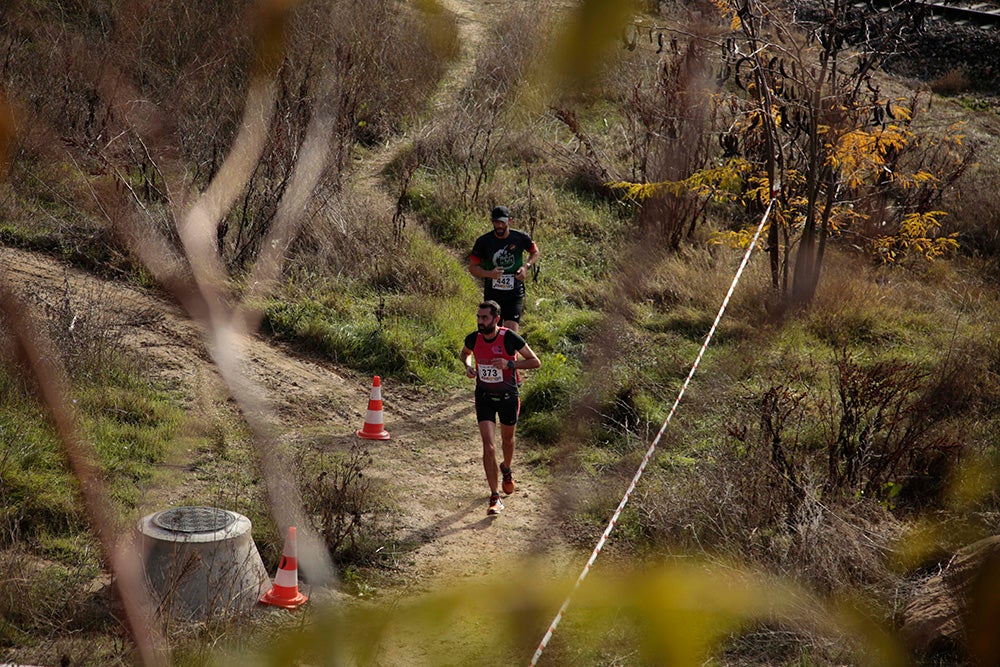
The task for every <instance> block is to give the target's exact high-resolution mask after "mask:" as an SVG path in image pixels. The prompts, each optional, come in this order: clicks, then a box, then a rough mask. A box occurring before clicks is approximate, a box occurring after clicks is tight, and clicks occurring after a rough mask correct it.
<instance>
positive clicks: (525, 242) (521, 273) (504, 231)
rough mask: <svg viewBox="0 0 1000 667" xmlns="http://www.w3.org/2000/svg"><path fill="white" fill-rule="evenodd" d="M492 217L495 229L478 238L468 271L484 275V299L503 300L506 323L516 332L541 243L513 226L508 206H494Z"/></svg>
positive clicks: (502, 305) (502, 311) (504, 321)
mask: <svg viewBox="0 0 1000 667" xmlns="http://www.w3.org/2000/svg"><path fill="white" fill-rule="evenodd" d="M490 218H491V219H492V221H493V231H491V232H487V233H486V234H483V235H482V236H480V237H479V238H478V239H476V243H475V245H473V246H472V253H471V254H470V255H469V273H471V274H472V275H473V276H475V277H476V278H482V279H483V300H484V301H496V302H497V303H498V304H500V310H501V319H502V321H503V326H505V327H506V328H508V329H510V330H511V331H515V332H516V331H517V330H518V327H519V325H520V322H521V313H522V312H523V310H524V279H525V278H526V277H527V275H528V269H530V268H531V267H532V266H534V265H535V263H536V262H537V261H538V246H537V245H535V242H534V241H532V240H531V237H530V236H529V235H528V234H526V233H524V232H522V231H519V230H517V229H511V228H510V211H508V210H507V207H506V206H497V207H496V208H494V209H493V211H492V213H491V215H490ZM524 253H528V258H527V260H525V259H524Z"/></svg>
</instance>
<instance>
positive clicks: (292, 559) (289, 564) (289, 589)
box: [260, 526, 309, 609]
mask: <svg viewBox="0 0 1000 667" xmlns="http://www.w3.org/2000/svg"><path fill="white" fill-rule="evenodd" d="M308 599H309V597H308V596H307V595H305V594H304V593H299V560H298V558H297V557H296V556H295V526H292V527H290V528H289V529H288V536H287V537H286V538H285V549H284V551H282V553H281V562H280V563H278V573H277V574H276V575H274V585H273V586H271V590H269V591H268V592H267V593H264V594H263V595H262V596H260V601H261V602H263V603H264V604H270V605H274V606H275V607H284V608H285V609H295V608H296V607H298V606H299V605H300V604H302V603H303V602H305V601H306V600H308Z"/></svg>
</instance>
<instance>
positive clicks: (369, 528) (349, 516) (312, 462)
mask: <svg viewBox="0 0 1000 667" xmlns="http://www.w3.org/2000/svg"><path fill="white" fill-rule="evenodd" d="M297 459H298V460H297V464H298V468H299V469H300V470H301V471H302V477H301V481H300V484H301V487H302V502H303V505H304V508H305V511H306V514H307V516H308V518H309V521H310V522H311V524H312V527H313V528H314V529H315V530H316V532H317V533H318V534H319V535H320V536H321V537H322V539H323V541H324V543H325V544H326V548H327V550H328V551H329V552H330V556H331V557H332V558H333V559H334V561H335V562H336V563H338V564H340V565H346V564H356V565H376V564H378V563H380V562H382V561H381V558H380V556H379V553H380V551H381V548H382V547H384V546H385V544H386V543H387V542H388V541H389V540H390V539H391V533H392V525H391V520H390V517H391V512H392V506H391V504H390V502H389V500H388V498H387V497H386V495H385V493H384V489H383V488H382V487H381V485H380V484H379V483H378V482H377V481H376V480H375V479H374V478H372V477H369V476H366V474H365V472H366V470H367V468H368V466H369V465H371V463H372V459H371V456H370V454H369V453H368V451H367V450H366V449H364V448H363V446H362V445H361V444H358V443H354V444H352V445H351V448H350V451H349V452H347V453H346V454H345V453H334V452H326V451H322V450H320V449H319V448H316V447H314V448H308V449H303V450H302V451H300V452H299V453H298V454H297Z"/></svg>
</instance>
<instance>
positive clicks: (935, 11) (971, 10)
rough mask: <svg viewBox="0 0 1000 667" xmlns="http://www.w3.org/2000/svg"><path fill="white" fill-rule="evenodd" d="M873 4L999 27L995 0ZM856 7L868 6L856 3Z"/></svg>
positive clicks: (879, 0) (885, 0)
mask: <svg viewBox="0 0 1000 667" xmlns="http://www.w3.org/2000/svg"><path fill="white" fill-rule="evenodd" d="M873 4H875V6H877V7H879V8H881V9H884V10H891V9H895V10H904V11H919V12H925V14H926V15H927V16H931V17H934V18H939V19H943V20H945V21H948V22H950V23H954V24H957V25H973V26H976V27H979V28H984V29H988V30H989V29H996V28H1000V5H998V4H997V3H996V2H965V1H961V0H954V1H949V2H928V1H926V0H914V1H913V3H912V5H911V4H909V3H900V2H898V1H896V2H893V1H892V0H874V3H873ZM855 6H856V7H867V6H870V5H869V4H868V3H857V4H856V5H855Z"/></svg>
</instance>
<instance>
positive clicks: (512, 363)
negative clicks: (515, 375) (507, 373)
mask: <svg viewBox="0 0 1000 667" xmlns="http://www.w3.org/2000/svg"><path fill="white" fill-rule="evenodd" d="M507 368H509V369H510V370H514V362H513V360H511V359H508V360H507Z"/></svg>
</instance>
